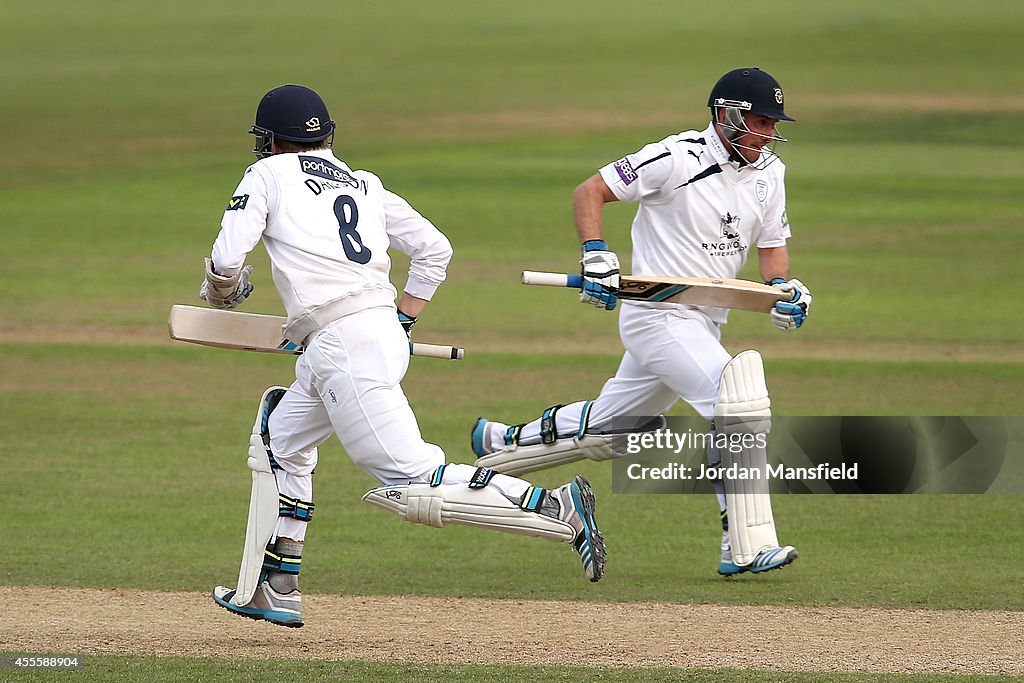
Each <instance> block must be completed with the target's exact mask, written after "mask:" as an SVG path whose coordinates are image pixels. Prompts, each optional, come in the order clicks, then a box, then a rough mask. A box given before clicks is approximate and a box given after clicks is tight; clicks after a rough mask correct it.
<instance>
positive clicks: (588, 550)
mask: <svg viewBox="0 0 1024 683" xmlns="http://www.w3.org/2000/svg"><path fill="white" fill-rule="evenodd" d="M550 493H551V495H552V496H554V497H555V498H556V499H557V500H558V502H559V505H560V506H561V509H560V511H559V514H558V518H559V519H560V520H562V521H563V522H568V523H569V524H570V525H572V528H573V529H575V530H576V537H575V538H574V539H573V540H572V547H573V548H574V549H575V550H576V552H577V553H579V556H580V560H581V561H582V562H583V571H584V572H586V575H587V578H588V579H590V580H591V581H600V580H601V577H602V576H604V561H605V554H606V553H605V545H604V536H602V535H601V531H600V530H599V529H598V528H597V520H596V519H594V507H595V504H596V503H595V498H594V492H593V490H592V489H591V488H590V482H588V481H587V480H586V479H585V478H584V477H582V476H579V477H576V479H574V480H573V481H571V482H569V483H568V484H566V485H564V486H559V487H558V488H557V489H554V490H553V491H551V492H550Z"/></svg>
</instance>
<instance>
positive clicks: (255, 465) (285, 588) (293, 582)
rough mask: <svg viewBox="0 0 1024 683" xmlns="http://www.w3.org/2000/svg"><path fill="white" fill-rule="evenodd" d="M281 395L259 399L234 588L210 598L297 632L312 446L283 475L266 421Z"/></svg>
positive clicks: (274, 392)
mask: <svg viewBox="0 0 1024 683" xmlns="http://www.w3.org/2000/svg"><path fill="white" fill-rule="evenodd" d="M285 394H286V389H285V388H284V387H271V388H269V389H267V391H266V392H264V394H263V397H262V398H261V400H260V406H259V410H258V411H257V416H256V422H255V424H254V426H253V433H252V436H251V437H250V444H249V459H248V462H249V467H250V468H251V469H252V470H253V486H252V493H251V496H250V503H249V521H248V524H247V528H246V538H245V544H244V547H243V553H242V564H241V568H240V570H239V578H238V584H237V587H236V588H234V589H232V588H228V587H225V586H217V587H216V588H215V589H214V591H213V599H214V601H215V602H216V603H217V604H218V605H220V606H221V607H224V608H225V609H227V610H228V611H230V612H232V613H234V614H238V615H240V616H244V617H249V618H251V619H257V620H265V621H270V622H272V623H274V624H278V625H281V626H289V627H301V626H302V625H303V621H302V594H301V592H300V591H299V585H298V575H299V571H300V569H301V566H302V547H303V541H304V539H305V530H306V526H307V524H308V523H309V521H310V520H311V519H312V517H313V510H314V505H313V503H312V500H311V499H312V484H311V476H310V475H311V474H312V467H313V465H315V461H316V447H315V446H313V447H312V448H311V449H307V451H306V452H305V453H299V454H296V455H298V456H299V458H305V459H306V461H307V464H306V465H305V468H304V469H305V471H299V472H298V473H297V474H298V475H299V476H295V475H290V474H289V473H288V472H286V471H284V470H283V469H282V467H281V465H280V464H279V462H278V461H277V459H275V458H274V456H273V453H272V451H271V448H270V443H271V439H270V418H271V414H272V413H274V411H275V409H276V408H277V407H278V405H279V404H280V402H281V400H282V398H283V397H284V396H285ZM293 457H294V456H293ZM309 463H311V464H309ZM275 531H276V533H275Z"/></svg>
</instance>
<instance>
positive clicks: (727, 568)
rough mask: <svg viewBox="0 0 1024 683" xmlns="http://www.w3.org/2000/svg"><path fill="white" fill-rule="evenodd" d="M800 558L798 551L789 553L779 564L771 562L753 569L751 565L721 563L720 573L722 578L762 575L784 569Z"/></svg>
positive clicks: (719, 564) (719, 566) (719, 565)
mask: <svg viewBox="0 0 1024 683" xmlns="http://www.w3.org/2000/svg"><path fill="white" fill-rule="evenodd" d="M797 557H798V555H797V552H796V550H793V551H792V552H790V553H788V554H787V555H786V556H785V557H784V558H782V559H781V560H778V561H777V562H771V563H769V564H766V565H764V566H763V567H752V566H750V565H744V566H740V565H738V564H734V563H732V562H719V563H718V573H719V574H721V575H722V576H735V575H736V574H743V573H745V572H750V573H751V574H760V573H761V572H770V571H771V570H773V569H782V568H783V567H785V566H786V565H788V564H791V563H792V562H793V560H795V559H796V558H797Z"/></svg>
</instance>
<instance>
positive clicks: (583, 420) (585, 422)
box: [576, 401, 594, 439]
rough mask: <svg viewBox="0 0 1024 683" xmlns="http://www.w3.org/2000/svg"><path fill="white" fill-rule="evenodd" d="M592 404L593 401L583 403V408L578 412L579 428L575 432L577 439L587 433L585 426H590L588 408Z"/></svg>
mask: <svg viewBox="0 0 1024 683" xmlns="http://www.w3.org/2000/svg"><path fill="white" fill-rule="evenodd" d="M593 405H594V402H593V401H587V402H586V403H584V404H583V410H582V411H581V412H580V428H579V431H578V432H576V438H577V439H582V438H583V437H584V436H586V434H587V427H589V426H590V408H591V407H592V406H593Z"/></svg>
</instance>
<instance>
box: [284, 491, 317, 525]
mask: <svg viewBox="0 0 1024 683" xmlns="http://www.w3.org/2000/svg"><path fill="white" fill-rule="evenodd" d="M277 498H278V505H277V516H278V517H292V518H294V519H297V520H299V521H300V522H308V521H309V520H311V519H313V509H314V508H315V507H316V506H315V505H313V503H311V502H307V501H304V500H298V499H296V498H289V497H288V496H286V495H284V494H283V493H279V494H278V496H277Z"/></svg>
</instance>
